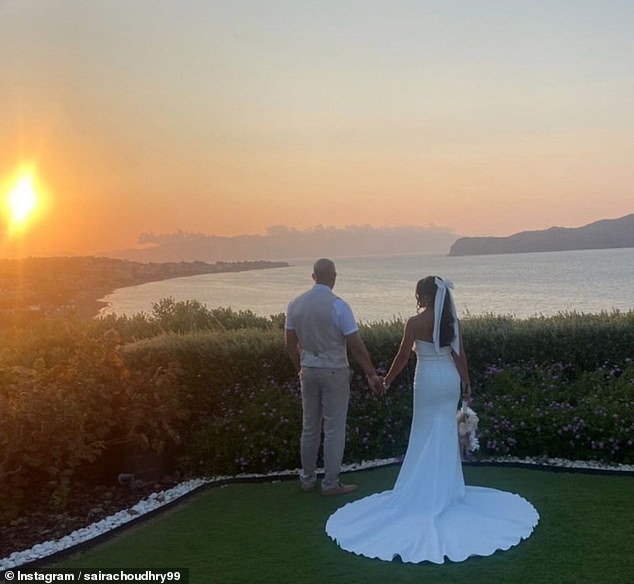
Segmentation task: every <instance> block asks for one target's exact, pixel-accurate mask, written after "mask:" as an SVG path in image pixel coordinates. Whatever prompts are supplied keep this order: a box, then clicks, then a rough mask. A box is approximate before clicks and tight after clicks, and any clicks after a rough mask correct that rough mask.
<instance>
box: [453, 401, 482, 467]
mask: <svg viewBox="0 0 634 584" xmlns="http://www.w3.org/2000/svg"><path fill="white" fill-rule="evenodd" d="M456 421H457V422H458V441H459V444H460V455H461V456H462V458H467V457H468V456H469V455H470V454H472V453H473V452H475V451H476V450H478V449H479V448H480V442H479V441H478V435H477V431H478V415H477V414H476V413H475V412H474V411H473V410H472V409H471V408H470V407H469V406H468V405H467V404H466V403H465V402H462V408H460V409H459V410H458V413H457V414H456Z"/></svg>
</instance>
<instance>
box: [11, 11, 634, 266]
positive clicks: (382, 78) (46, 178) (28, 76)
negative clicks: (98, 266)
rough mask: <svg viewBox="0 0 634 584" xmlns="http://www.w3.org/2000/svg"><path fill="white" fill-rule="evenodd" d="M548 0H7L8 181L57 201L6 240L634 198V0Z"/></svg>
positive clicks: (88, 246) (123, 239)
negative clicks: (29, 176)
mask: <svg viewBox="0 0 634 584" xmlns="http://www.w3.org/2000/svg"><path fill="white" fill-rule="evenodd" d="M228 4H230V6H228ZM518 4H519V3H518ZM526 4H528V3H526ZM530 4H531V5H530V6H528V5H526V6H521V5H516V4H515V3H513V5H512V6H511V5H509V4H508V3H507V2H502V1H501V0H500V1H499V2H496V1H494V2H490V3H486V6H483V5H479V6H478V7H475V6H474V4H473V3H470V2H464V1H462V2H459V1H440V0H438V1H428V2H411V1H406V0H398V1H393V2H388V1H384V2H382V1H375V2H370V3H360V2H353V1H350V2H335V1H334V0H333V1H324V2H322V3H317V4H315V3H308V2H306V3H305V2H292V1H290V0H288V1H281V0H278V1H272V2H270V3H267V10H266V11H265V10H258V9H255V10H254V9H252V8H250V7H252V6H253V5H252V4H250V3H248V2H241V1H236V2H232V3H227V2H209V3H200V2H193V0H188V1H185V2H179V3H161V4H156V3H154V2H151V1H150V0H138V1H137V2H134V3H132V4H131V3H123V2H119V1H118V0H110V1H108V2H102V3H98V4H95V3H82V2H80V1H78V0H58V1H56V2H39V1H37V0H8V1H6V0H5V1H4V2H0V185H3V189H4V190H3V192H2V197H3V198H4V197H6V194H7V188H8V187H7V184H8V183H7V181H8V180H9V179H10V178H11V177H12V176H13V175H14V173H15V172H16V169H17V168H18V167H19V166H20V165H21V164H24V163H30V164H32V165H33V167H34V168H35V169H36V170H37V176H38V180H39V183H40V185H41V187H42V189H43V190H44V191H45V192H46V201H47V205H46V208H45V209H43V211H42V213H41V214H40V216H39V217H38V218H37V220H34V221H32V222H31V224H30V225H27V226H25V230H24V231H23V232H22V234H21V236H20V238H19V240H18V239H17V238H16V237H13V238H12V239H11V240H9V238H8V233H7V225H6V213H5V216H4V217H1V218H0V246H1V247H0V257H2V256H10V255H16V254H22V255H24V254H32V255H57V254H84V253H103V252H107V251H108V250H115V249H120V248H126V247H132V246H134V245H135V242H136V238H137V236H138V235H139V233H141V232H146V231H154V232H156V233H169V232H174V231H176V230H177V229H182V230H184V231H197V232H203V233H207V234H215V235H238V234H245V233H264V231H265V229H266V227H267V226H271V225H288V226H292V227H296V228H309V227H313V226H315V225H318V224H323V225H333V226H342V227H343V226H346V225H352V224H372V225H377V226H396V225H422V226H426V225H430V224H434V225H438V226H445V227H447V228H448V229H450V230H451V231H453V232H454V233H456V234H457V235H508V234H511V233H514V232H517V231H521V230H527V229H543V228H547V227H550V226H552V225H560V226H570V227H574V226H580V225H583V224H586V223H590V222H592V221H595V220H597V219H602V218H609V217H619V216H622V215H626V214H629V213H632V212H634V196H633V193H632V184H633V182H634V181H633V179H634V160H633V155H632V152H634V148H633V147H632V146H633V145H634V115H633V114H634V102H633V101H632V95H634V87H633V85H634V81H633V78H632V75H631V72H630V68H631V63H632V61H633V60H634V40H633V39H632V35H631V34H630V31H631V28H632V25H634V8H633V7H632V4H631V3H629V2H626V1H625V0H623V1H616V0H614V1H607V2H605V3H595V2H590V1H580V0H575V1H573V0H563V1H561V2H558V3H556V4H557V7H556V8H554V7H553V6H552V4H553V3H552V2H546V1H542V0H539V1H537V2H535V3H530ZM502 8H504V9H502Z"/></svg>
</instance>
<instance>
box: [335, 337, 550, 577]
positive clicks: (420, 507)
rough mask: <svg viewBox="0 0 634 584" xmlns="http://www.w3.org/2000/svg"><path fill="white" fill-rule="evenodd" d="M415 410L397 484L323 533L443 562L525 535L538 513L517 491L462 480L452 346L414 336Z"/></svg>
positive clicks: (374, 552)
mask: <svg viewBox="0 0 634 584" xmlns="http://www.w3.org/2000/svg"><path fill="white" fill-rule="evenodd" d="M415 348H416V353H417V356H418V363H417V367H416V375H415V377H414V416H413V420H412V428H411V432H410V438H409V445H408V448H407V453H406V454H405V458H404V460H403V464H402V467H401V470H400V472H399V475H398V478H397V480H396V484H395V485H394V488H393V489H392V490H391V491H384V492H382V493H377V494H374V495H370V496H368V497H365V498H364V499H360V500H358V501H353V502H352V503H348V504H347V505H344V506H343V507H341V508H340V509H338V510H337V511H336V512H335V513H333V514H332V515H331V516H330V518H329V519H328V521H327V523H326V533H327V534H328V535H329V536H330V537H331V538H332V539H334V540H335V541H336V542H337V544H338V545H339V546H340V547H341V548H342V549H344V550H346V551H350V552H354V553H356V554H360V555H363V556H367V557H369V558H379V559H381V560H388V561H389V560H392V559H394V558H396V557H397V556H398V557H400V558H401V560H402V561H403V562H422V561H425V560H427V561H430V562H434V563H437V564H442V563H443V562H444V561H445V558H448V559H449V560H451V561H454V562H460V561H462V560H465V559H466V558H468V557H469V556H488V555H491V554H492V553H493V552H495V551H496V550H507V549H509V548H510V547H511V546H513V545H515V544H517V543H519V542H520V541H521V540H522V539H526V538H527V537H528V536H529V535H530V534H531V532H532V531H533V528H534V527H535V526H536V525H537V522H538V520H539V514H538V513H537V511H536V510H535V508H534V507H533V506H532V505H531V504H530V503H529V502H528V501H526V500H525V499H523V498H522V497H520V496H519V495H515V494H512V493H507V492H504V491H499V490H497V489H490V488H483V487H469V486H465V484H464V478H463V476H462V466H461V461H460V455H459V448H458V432H457V426H456V410H457V404H458V400H459V398H460V377H459V375H458V372H457V370H456V368H455V366H454V363H453V360H452V358H451V353H450V347H441V348H440V351H439V352H438V353H437V352H436V350H435V348H434V345H433V343H429V342H426V341H420V340H417V341H416V347H415Z"/></svg>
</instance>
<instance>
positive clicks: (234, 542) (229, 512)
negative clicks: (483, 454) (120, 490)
mask: <svg viewBox="0 0 634 584" xmlns="http://www.w3.org/2000/svg"><path fill="white" fill-rule="evenodd" d="M464 470H465V478H466V482H467V483H468V484H471V485H483V486H492V487H496V488H500V489H503V490H508V491H512V492H517V493H520V494H521V495H523V496H524V497H526V498H527V499H528V500H529V501H531V502H532V503H533V504H534V505H535V507H536V508H537V510H538V511H539V513H540V516H541V519H540V522H539V525H538V526H537V528H536V529H535V531H534V532H533V535H532V536H531V537H530V538H529V539H528V540H526V541H524V542H522V543H520V544H519V545H518V546H516V547H514V548H511V550H509V551H507V552H497V553H495V554H494V555H493V556H490V557H486V558H480V557H475V558H470V559H469V560H467V561H465V562H461V563H445V564H444V565H440V566H438V565H434V564H429V563H423V564H403V563H400V562H397V561H394V562H382V561H380V560H370V559H367V558H364V557H360V556H355V555H354V554H350V553H347V552H344V551H342V550H340V549H339V548H338V547H337V546H336V544H335V543H334V542H332V541H331V540H330V539H329V538H328V537H327V536H326V534H325V532H324V524H325V522H326V519H327V518H328V516H329V515H330V513H332V512H333V511H334V510H335V509H336V508H337V507H339V506H340V505H342V504H343V503H345V502H347V501H350V500H352V499H355V498H360V497H363V496H365V495H368V494H370V493H373V492H376V491H380V490H385V489H389V488H391V486H392V484H393V482H394V479H395V477H396V474H397V472H398V468H397V467H388V468H382V469H377V470H370V471H361V472H356V473H354V474H352V475H347V476H346V480H347V481H348V482H350V481H355V482H358V483H359V485H360V488H359V490H358V491H357V492H355V493H353V494H351V495H348V496H345V497H322V496H321V495H320V494H318V493H302V492H301V491H300V490H299V488H298V485H297V483H296V482H295V481H286V482H278V483H263V484H234V485H229V486H227V487H224V488H210V489H208V490H205V491H203V492H201V493H199V494H197V495H194V496H193V497H191V498H190V499H188V500H187V501H186V502H184V503H182V504H180V505H179V506H178V507H177V508H175V509H172V510H170V511H168V512H166V513H165V514H163V515H162V516H159V517H155V518H153V519H151V520H149V521H148V522H146V523H144V524H142V525H141V526H140V527H136V528H132V529H130V530H128V531H126V532H124V533H123V534H122V535H120V536H117V537H116V538H114V539H113V540H111V541H109V542H107V543H105V544H103V545H101V546H99V547H97V548H94V549H92V550H90V551H88V552H86V553H84V554H81V555H79V556H77V557H74V558H72V559H69V560H66V561H64V562H63V563H60V564H58V565H56V566H55V567H56V568H57V567H59V568H81V567H83V568H92V569H113V568H118V569H122V568H137V569H139V568H143V569H149V568H166V569H168V568H172V569H174V568H179V567H180V568H182V567H186V568H189V569H190V582H193V583H202V582H209V583H220V584H228V583H249V584H255V583H260V582H261V583H271V584H277V583H281V584H286V583H289V584H291V583H292V584H304V583H311V584H314V583H321V582H324V583H332V584H339V583H346V584H354V583H359V584H374V583H376V584H385V583H388V584H389V583H397V584H398V583H409V582H412V583H417V584H421V583H433V584H442V583H451V584H455V583H463V582H464V583H465V584H467V583H469V584H493V583H498V582H500V583H506V582H509V583H513V584H532V583H540V584H542V583H551V582H552V583H553V584H565V583H570V584H579V583H584V582H587V583H592V584H600V583H610V584H618V583H626V582H627V583H628V584H629V583H630V582H633V581H634V563H633V560H632V558H633V557H634V553H633V550H632V548H633V546H634V528H633V525H634V511H633V507H634V503H633V501H632V495H633V494H634V488H633V487H634V479H633V478H632V477H627V476H600V475H584V474H573V473H555V472H547V471H540V470H528V469H513V468H499V467H465V469H464ZM475 536H476V534H474V537H475Z"/></svg>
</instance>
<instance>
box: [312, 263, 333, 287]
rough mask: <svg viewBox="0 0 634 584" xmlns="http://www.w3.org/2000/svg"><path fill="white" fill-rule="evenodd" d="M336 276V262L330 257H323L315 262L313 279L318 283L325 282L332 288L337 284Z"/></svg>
mask: <svg viewBox="0 0 634 584" xmlns="http://www.w3.org/2000/svg"><path fill="white" fill-rule="evenodd" d="M336 277H337V272H336V270H335V262H333V261H332V260H329V259H328V258H321V259H319V260H317V261H316V262H315V265H314V266H313V280H315V283H316V284H325V285H326V286H330V287H331V288H332V287H333V286H334V284H335V278H336Z"/></svg>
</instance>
